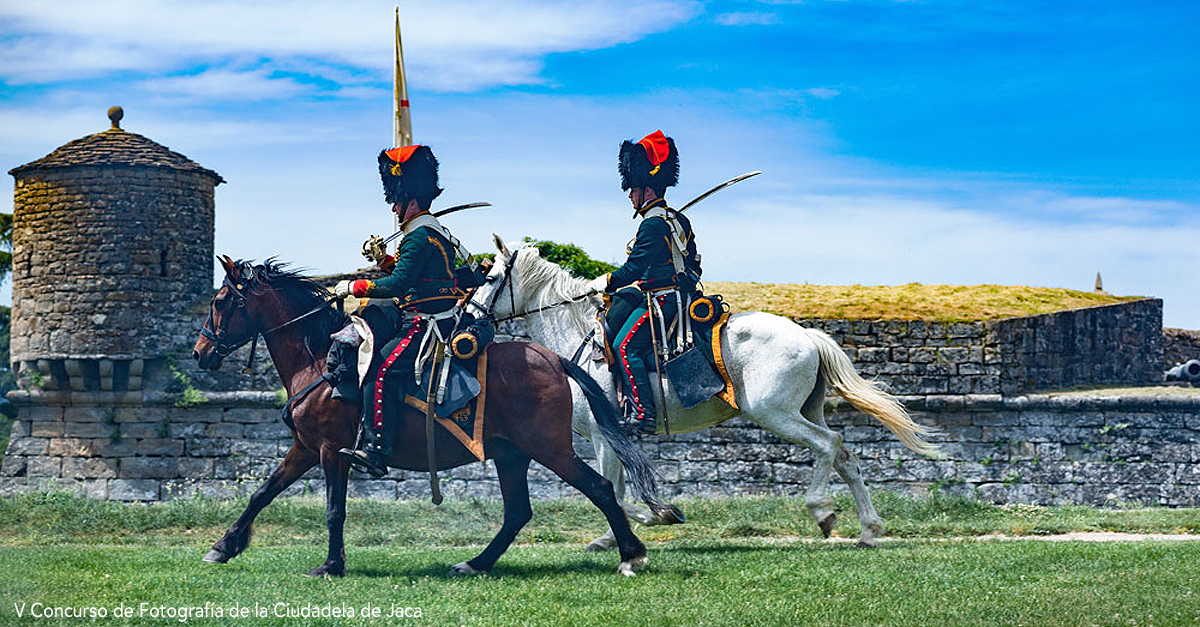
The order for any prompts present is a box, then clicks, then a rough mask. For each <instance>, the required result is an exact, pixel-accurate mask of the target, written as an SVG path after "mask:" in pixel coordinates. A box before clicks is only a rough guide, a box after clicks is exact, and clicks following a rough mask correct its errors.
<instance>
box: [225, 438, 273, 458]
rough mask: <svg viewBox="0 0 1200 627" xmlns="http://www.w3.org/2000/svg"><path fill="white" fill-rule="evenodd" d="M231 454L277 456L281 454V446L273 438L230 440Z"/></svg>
mask: <svg viewBox="0 0 1200 627" xmlns="http://www.w3.org/2000/svg"><path fill="white" fill-rule="evenodd" d="M229 454H230V455H246V456H249V457H277V456H278V455H279V447H278V446H277V445H276V444H275V442H274V441H273V440H271V441H266V442H262V441H255V440H243V439H235V440H229Z"/></svg>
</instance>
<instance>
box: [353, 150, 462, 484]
mask: <svg viewBox="0 0 1200 627" xmlns="http://www.w3.org/2000/svg"><path fill="white" fill-rule="evenodd" d="M437 167H438V162H437V159H436V158H435V157H434V156H433V152H432V151H431V150H430V149H429V147H428V146H420V145H416V146H402V147H400V148H392V149H391V150H384V151H382V152H380V153H379V175H380V177H382V179H383V192H384V197H385V198H386V199H387V202H389V203H392V211H393V212H395V214H396V216H397V217H398V218H399V219H400V225H401V226H400V228H401V231H403V233H404V235H403V238H402V239H401V240H400V244H399V246H398V248H397V250H396V256H395V257H394V258H392V257H388V258H386V259H385V260H384V261H383V262H382V263H380V266H381V267H383V268H384V269H385V270H386V269H387V268H388V266H390V265H392V264H393V263H394V264H395V266H394V268H393V269H392V270H391V274H390V275H389V276H386V277H383V278H381V279H378V280H375V281H369V280H365V279H359V280H357V281H353V282H351V281H342V282H340V283H338V284H337V286H336V287H335V288H334V293H335V294H336V295H338V296H343V297H344V296H347V295H349V294H353V295H354V296H355V297H357V298H360V299H364V304H363V305H361V306H360V307H359V310H358V312H357V314H356V315H357V316H359V317H360V318H362V320H363V322H365V323H366V327H367V329H368V330H369V332H370V335H371V338H372V346H373V354H372V355H371V365H370V368H369V369H368V370H367V373H368V374H367V376H366V380H365V383H364V384H363V389H362V392H363V394H362V406H363V412H362V417H363V427H364V430H365V438H364V445H363V449H364V450H352V449H348V448H344V449H342V450H340V451H339V453H341V454H342V455H343V456H345V457H348V458H349V459H350V461H351V463H353V464H354V465H356V466H359V467H361V468H363V469H365V470H366V471H367V472H369V473H371V474H372V475H373V476H376V477H382V476H384V475H386V474H387V471H388V470H387V469H388V466H387V460H388V457H389V456H390V455H391V452H392V440H393V439H394V438H395V434H396V428H397V426H398V425H399V422H400V412H401V411H402V405H403V403H402V402H400V401H399V399H398V398H397V397H398V396H399V395H400V394H403V392H399V391H397V390H401V389H403V387H402V386H403V385H404V383H406V382H407V381H409V380H413V373H414V366H415V363H416V359H417V355H418V353H419V352H420V348H421V346H422V345H423V342H422V339H423V338H424V336H425V334H426V333H428V332H429V327H430V325H431V324H433V323H436V320H435V319H432V318H431V315H432V314H440V313H444V312H447V311H449V310H450V309H452V308H453V307H454V306H455V301H457V300H458V299H459V298H460V297H461V296H462V295H463V292H462V290H460V289H459V288H458V286H457V283H456V280H455V273H454V267H455V249H454V248H453V246H452V244H451V241H450V240H451V237H450V233H449V231H447V230H446V228H445V227H443V226H442V225H441V224H440V223H439V222H438V221H437V219H436V218H434V217H433V216H432V215H430V213H429V206H430V204H431V203H432V202H433V199H434V198H436V197H437V196H438V194H441V193H442V190H441V189H440V188H439V187H438V186H437V183H438V179H437ZM356 326H357V327H358V328H361V325H356ZM406 378H407V379H406ZM385 397H390V398H389V402H384V401H385Z"/></svg>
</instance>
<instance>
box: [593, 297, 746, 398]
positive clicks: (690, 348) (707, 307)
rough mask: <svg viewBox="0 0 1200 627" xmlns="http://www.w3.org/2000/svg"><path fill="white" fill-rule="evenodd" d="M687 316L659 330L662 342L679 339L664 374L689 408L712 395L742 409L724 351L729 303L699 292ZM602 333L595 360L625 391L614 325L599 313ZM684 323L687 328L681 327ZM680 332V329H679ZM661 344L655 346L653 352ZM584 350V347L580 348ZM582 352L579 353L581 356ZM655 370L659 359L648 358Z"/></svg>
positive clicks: (620, 390)
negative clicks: (613, 347)
mask: <svg viewBox="0 0 1200 627" xmlns="http://www.w3.org/2000/svg"><path fill="white" fill-rule="evenodd" d="M685 310H686V314H685V315H686V316H687V317H686V319H684V320H682V321H681V320H679V319H677V320H676V321H674V323H672V324H671V325H670V328H668V329H665V330H660V331H657V332H656V335H655V337H656V339H658V341H659V342H662V341H664V340H663V338H669V340H676V339H678V338H681V337H682V338H685V339H684V341H675V342H671V344H670V348H671V350H670V353H669V356H668V359H667V360H666V361H664V362H663V363H662V365H661V367H662V374H663V375H664V376H666V378H667V380H668V381H669V382H670V384H671V387H672V389H673V390H674V391H675V393H676V396H678V397H679V400H680V403H681V404H682V405H683V406H684V408H685V409H690V408H692V407H695V406H696V405H699V404H700V403H703V402H705V401H707V400H709V399H710V398H714V397H715V398H718V399H720V400H721V401H722V402H724V403H725V404H726V405H728V406H729V407H730V408H731V409H733V410H735V411H736V410H738V406H737V400H736V397H735V394H734V390H733V381H732V380H731V379H730V378H729V373H728V372H727V371H726V369H725V361H724V359H723V355H722V350H721V330H722V329H723V328H724V327H725V324H726V323H727V322H728V320H729V315H730V314H729V305H728V304H726V303H725V302H724V300H723V299H722V298H721V296H720V295H719V294H712V295H703V294H698V295H695V296H693V297H692V298H691V299H690V302H688V304H687V305H686V307H685ZM597 321H598V324H599V329H600V335H601V337H600V338H599V340H598V342H597V343H596V345H594V347H593V351H594V352H593V359H594V360H595V361H600V360H603V361H604V362H605V363H606V364H607V365H608V368H609V370H610V371H611V372H612V373H613V379H614V382H615V383H616V387H617V390H618V393H622V394H623V393H624V387H623V386H622V385H621V384H620V381H619V377H618V372H619V368H620V367H619V366H618V364H617V359H616V356H615V355H613V354H612V350H611V349H610V346H611V344H610V341H609V340H610V338H611V337H612V335H613V333H614V332H615V330H614V329H612V328H610V327H609V325H608V323H607V321H606V319H605V317H604V315H603V314H602V313H601V315H599V316H597ZM681 323H682V324H683V325H685V329H686V330H685V329H680V325H681ZM677 331H678V332H677ZM688 342H690V345H689V344H688ZM657 348H658V347H651V349H650V350H651V351H653V350H656V349H657ZM580 349H581V350H580V352H582V349H583V347H582V346H581V347H580ZM578 357H579V355H578V354H577V355H576V359H578ZM646 363H647V365H648V366H650V369H651V371H653V370H654V368H653V367H654V365H655V360H654V359H646Z"/></svg>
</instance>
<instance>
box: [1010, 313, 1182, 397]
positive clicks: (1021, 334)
mask: <svg viewBox="0 0 1200 627" xmlns="http://www.w3.org/2000/svg"><path fill="white" fill-rule="evenodd" d="M988 326H989V331H990V335H991V337H993V338H994V341H995V343H996V346H997V348H998V349H999V351H1000V363H1001V364H1003V371H1002V373H1001V384H1000V391H1001V392H1002V393H1004V394H1013V393H1017V392H1020V391H1027V390H1046V389H1064V388H1070V387H1076V386H1080V385H1105V384H1146V383H1154V382H1158V381H1162V361H1163V334H1162V300H1160V299H1157V298H1147V299H1143V300H1136V301H1131V302H1127V303H1119V304H1116V305H1105V306H1103V307H1088V308H1086V309H1073V310H1070V311H1060V312H1057V313H1052V314H1046V315H1041V316H1028V317H1024V318H1009V319H1006V320H998V321H996V322H993V323H990V324H989V325H988Z"/></svg>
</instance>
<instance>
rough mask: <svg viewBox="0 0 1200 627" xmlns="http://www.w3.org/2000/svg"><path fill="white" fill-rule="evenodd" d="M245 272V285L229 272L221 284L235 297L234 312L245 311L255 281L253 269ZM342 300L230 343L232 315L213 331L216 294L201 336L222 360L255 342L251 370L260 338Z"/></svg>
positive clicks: (251, 349) (251, 355)
mask: <svg viewBox="0 0 1200 627" xmlns="http://www.w3.org/2000/svg"><path fill="white" fill-rule="evenodd" d="M245 272H246V276H245V277H244V279H243V280H244V281H245V282H244V283H235V282H234V281H233V279H231V278H230V276H229V273H228V272H226V273H225V280H224V281H222V283H221V285H222V286H223V287H225V288H227V289H228V290H229V292H230V293H231V294H233V296H234V303H235V304H236V305H237V308H236V309H235V310H234V311H236V310H237V309H245V307H246V295H245V294H244V293H243V292H242V291H243V290H245V289H246V284H247V283H249V282H250V281H253V280H254V279H255V276H254V268H253V267H251V266H245ZM217 292H218V293H220V290H217ZM341 300H342V299H341V298H339V297H337V296H334V297H331V298H326V299H325V300H323V301H321V304H319V305H317V306H316V307H314V308H312V309H310V310H308V311H306V312H304V313H302V314H300V315H299V316H296V317H295V318H292V319H291V320H288V321H287V322H284V323H282V324H277V325H275V326H273V327H271V328H270V329H267V330H266V331H259V332H255V333H254V334H252V335H250V336H249V337H247V338H244V339H242V340H239V341H237V342H230V341H229V340H228V338H227V337H226V335H227V333H228V332H229V321H230V320H232V319H233V316H232V315H226V316H224V317H223V318H222V319H221V325H220V327H219V328H217V330H216V331H213V330H212V326H213V312H214V311H216V303H217V295H216V294H214V295H213V297H212V300H211V301H209V305H208V318H207V319H206V320H205V321H204V326H202V327H200V335H201V336H203V337H206V338H208V339H209V340H211V341H212V343H213V352H214V353H216V354H217V357H220V358H221V359H225V358H226V357H228V356H229V354H230V353H232V352H233V351H236V350H237V349H239V348H241V347H243V346H245V345H246V344H248V343H250V342H251V341H253V342H254V344H253V345H252V346H251V347H250V358H249V360H248V361H247V362H246V368H247V369H249V368H250V365H251V364H253V363H254V352H255V350H257V348H258V338H259V336H262V337H263V338H264V339H265V338H266V337H267V336H268V335H270V334H272V333H274V332H276V331H278V330H280V329H282V328H284V327H286V326H289V325H291V324H294V323H296V322H299V321H301V320H303V319H305V318H307V317H309V316H311V315H313V314H316V313H318V312H320V311H322V310H324V309H325V308H326V307H327V306H328V305H329V303H331V302H334V301H339V302H340V301H341ZM229 313H230V314H232V313H233V311H230V312H229Z"/></svg>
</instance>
